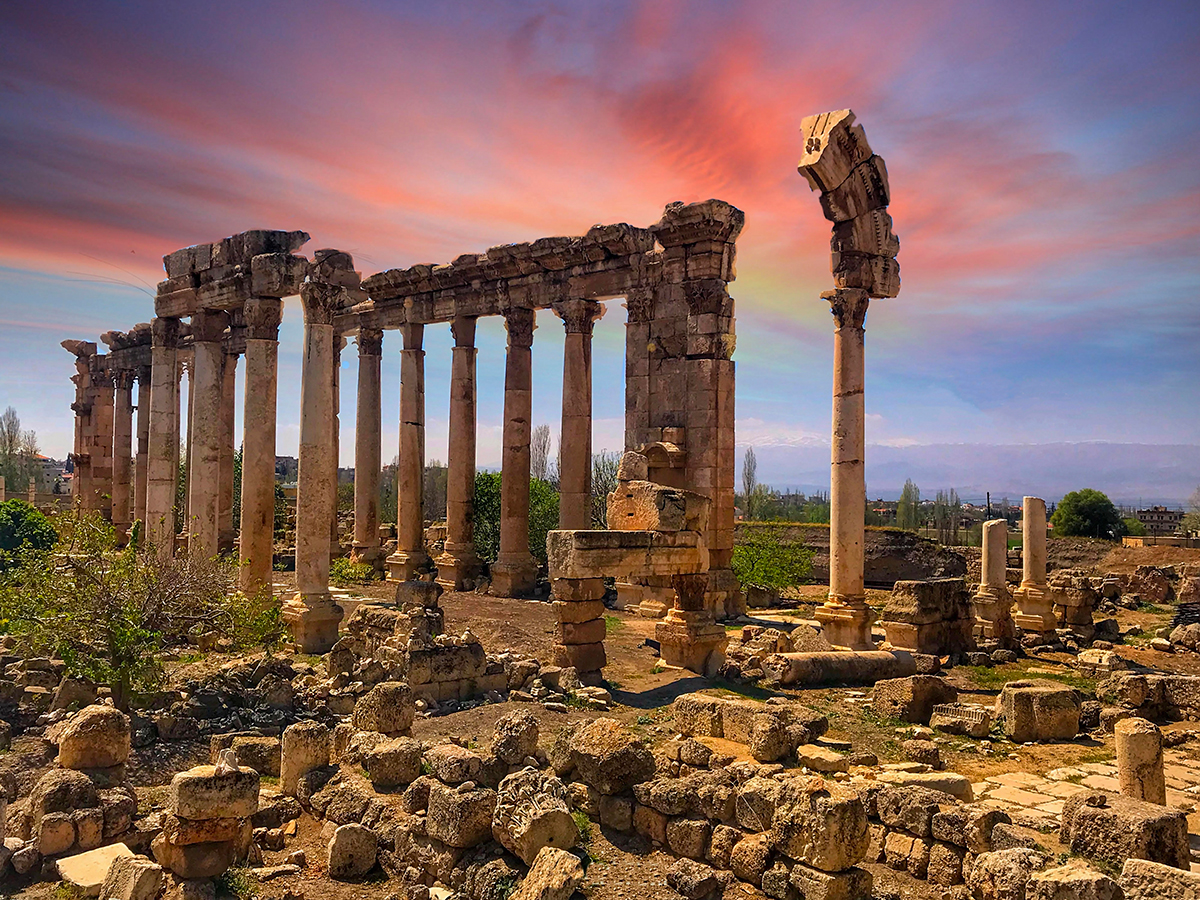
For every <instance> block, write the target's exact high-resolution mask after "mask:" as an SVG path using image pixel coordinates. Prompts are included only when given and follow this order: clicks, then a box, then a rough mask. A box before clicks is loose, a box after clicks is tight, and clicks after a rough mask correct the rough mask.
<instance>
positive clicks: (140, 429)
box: [133, 366, 153, 528]
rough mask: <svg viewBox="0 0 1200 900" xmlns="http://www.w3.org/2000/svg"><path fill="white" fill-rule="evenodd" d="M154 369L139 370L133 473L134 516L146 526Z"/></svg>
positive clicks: (148, 367)
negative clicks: (135, 450) (151, 395)
mask: <svg viewBox="0 0 1200 900" xmlns="http://www.w3.org/2000/svg"><path fill="white" fill-rule="evenodd" d="M152 379H153V370H152V368H151V367H150V366H141V367H139V368H138V371H137V381H138V395H137V456H136V462H135V463H134V467H133V469H134V475H133V517H134V519H136V520H138V521H140V522H141V523H142V527H143V528H145V527H146V479H147V475H148V472H149V469H150V392H151V383H152Z"/></svg>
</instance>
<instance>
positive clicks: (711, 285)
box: [683, 278, 733, 316]
mask: <svg viewBox="0 0 1200 900" xmlns="http://www.w3.org/2000/svg"><path fill="white" fill-rule="evenodd" d="M683 299H684V300H685V301H686V302H687V305H688V314H689V315H693V316H702V315H705V314H712V315H718V316H729V315H733V312H732V304H730V302H729V286H728V285H727V284H726V283H725V282H724V281H722V280H721V279H720V278H705V279H702V280H699V281H688V282H685V283H684V285H683Z"/></svg>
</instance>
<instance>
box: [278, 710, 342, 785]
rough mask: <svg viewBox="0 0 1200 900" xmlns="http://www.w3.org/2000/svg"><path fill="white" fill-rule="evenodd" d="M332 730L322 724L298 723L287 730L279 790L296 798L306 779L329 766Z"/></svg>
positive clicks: (282, 750)
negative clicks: (303, 780) (304, 778)
mask: <svg viewBox="0 0 1200 900" xmlns="http://www.w3.org/2000/svg"><path fill="white" fill-rule="evenodd" d="M329 750H330V739H329V729H328V728H326V727H325V726H324V725H322V724H321V723H320V722H297V723H296V724H294V725H289V726H288V727H287V728H285V729H284V730H283V739H282V742H281V747H280V758H279V789H280V790H281V791H282V792H283V793H284V794H286V795H287V796H289V797H294V796H296V792H297V789H298V787H299V782H300V779H301V778H302V777H304V776H305V775H307V774H308V773H309V772H312V771H313V770H314V769H320V768H322V767H324V766H327V765H329Z"/></svg>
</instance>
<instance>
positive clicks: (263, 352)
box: [238, 297, 283, 597]
mask: <svg viewBox="0 0 1200 900" xmlns="http://www.w3.org/2000/svg"><path fill="white" fill-rule="evenodd" d="M282 311H283V304H282V303H281V302H280V301H279V300H276V299H274V298H267V297H256V298H254V299H253V300H250V301H249V302H247V303H246V309H245V314H246V384H245V388H244V393H243V396H244V398H245V400H244V402H245V408H244V409H243V412H242V422H243V425H242V510H241V523H240V528H241V537H240V539H239V541H238V557H239V559H240V561H241V569H240V575H239V578H240V582H241V588H242V590H243V591H244V592H245V593H246V594H257V593H263V594H265V595H266V596H268V597H269V596H270V595H271V572H272V561H273V552H272V551H273V549H274V544H275V404H276V394H277V384H278V378H279V320H280V316H281V314H282Z"/></svg>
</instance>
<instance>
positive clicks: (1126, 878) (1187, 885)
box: [1121, 857, 1200, 900]
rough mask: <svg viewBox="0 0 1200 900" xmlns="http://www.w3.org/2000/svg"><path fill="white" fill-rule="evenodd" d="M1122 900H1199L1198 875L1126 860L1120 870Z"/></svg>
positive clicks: (1145, 861) (1146, 861)
mask: <svg viewBox="0 0 1200 900" xmlns="http://www.w3.org/2000/svg"><path fill="white" fill-rule="evenodd" d="M1121 890H1122V891H1124V893H1125V900H1162V898H1164V897H1170V898H1172V900H1200V872H1189V871H1187V870H1185V869H1179V868H1176V867H1174V866H1170V865H1163V864H1162V863H1156V862H1150V861H1149V860H1145V859H1136V858H1133V857H1130V858H1129V859H1127V860H1125V863H1124V865H1123V866H1122V867H1121Z"/></svg>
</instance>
